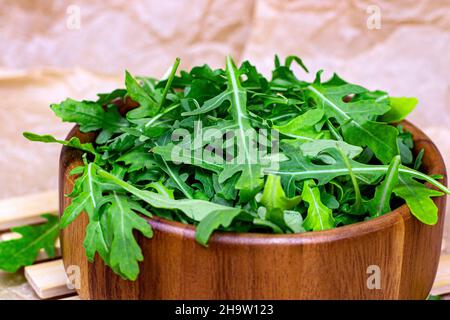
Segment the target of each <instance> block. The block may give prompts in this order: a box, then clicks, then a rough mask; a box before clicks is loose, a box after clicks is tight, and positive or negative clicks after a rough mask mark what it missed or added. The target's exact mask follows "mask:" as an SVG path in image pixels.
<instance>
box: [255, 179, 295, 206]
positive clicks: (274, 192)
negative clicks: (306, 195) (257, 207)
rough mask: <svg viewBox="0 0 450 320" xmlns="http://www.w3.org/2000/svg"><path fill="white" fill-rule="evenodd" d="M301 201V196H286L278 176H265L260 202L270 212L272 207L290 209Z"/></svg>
mask: <svg viewBox="0 0 450 320" xmlns="http://www.w3.org/2000/svg"><path fill="white" fill-rule="evenodd" d="M300 201H301V196H296V197H293V198H288V197H286V194H285V193H284V190H283V187H282V186H281V178H280V176H275V175H271V174H269V175H268V176H267V180H266V184H265V186H264V192H263V194H262V197H261V201H260V202H261V203H262V204H263V205H264V206H265V207H266V208H267V210H268V211H269V212H270V211H272V210H274V209H280V210H283V211H284V210H290V209H293V208H294V207H295V206H296V205H297V204H298V203H299V202H300Z"/></svg>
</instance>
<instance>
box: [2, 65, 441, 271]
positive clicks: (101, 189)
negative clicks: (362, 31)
mask: <svg viewBox="0 0 450 320" xmlns="http://www.w3.org/2000/svg"><path fill="white" fill-rule="evenodd" d="M179 62H180V61H179V59H177V60H176V61H175V63H174V65H173V66H172V68H171V69H170V70H169V72H168V75H167V76H166V77H164V78H163V79H154V78H150V77H133V76H132V75H131V74H130V73H128V72H126V74H125V88H124V89H117V90H114V91H113V92H110V93H107V94H99V95H98V99H97V100H96V101H75V100H72V99H67V100H65V101H63V102H61V103H59V104H53V105H51V109H52V110H53V111H54V113H55V114H56V116H58V117H60V118H61V119H62V121H65V122H73V123H76V124H78V125H79V129H80V131H81V132H96V133H97V135H96V138H95V141H93V142H92V143H81V142H80V140H79V139H78V138H77V137H72V138H71V139H70V140H68V141H64V140H57V139H55V138H54V137H52V136H50V135H37V134H33V133H28V132H26V133H24V136H25V137H26V138H28V139H29V140H32V141H41V142H55V143H60V144H63V145H65V146H68V147H72V148H76V149H79V150H81V151H82V153H83V156H82V158H83V163H84V165H83V166H80V167H77V168H75V169H74V170H72V172H71V174H72V175H75V176H76V183H75V185H74V187H73V190H72V192H71V193H70V194H68V195H67V196H68V197H70V198H71V204H70V205H69V206H68V207H67V208H66V209H65V211H64V214H63V215H62V217H61V220H60V221H58V219H56V218H54V217H52V216H46V218H47V219H48V222H47V223H45V224H42V225H38V226H24V227H19V228H15V229H14V230H13V231H15V232H18V233H20V234H21V235H22V238H21V239H17V240H11V241H6V242H2V243H0V268H1V269H4V270H7V271H15V270H17V269H18V268H19V267H20V266H23V265H27V264H31V263H32V262H33V261H34V259H35V257H36V255H37V252H38V250H40V249H41V248H44V249H45V250H47V251H48V253H49V254H52V253H53V251H54V248H53V244H54V242H55V240H56V238H57V236H58V232H59V229H60V228H64V227H66V226H67V225H69V224H70V223H71V222H73V221H74V220H75V219H76V218H77V217H78V216H79V215H80V214H86V215H87V216H88V217H89V224H88V226H87V228H86V238H85V241H84V248H85V251H86V255H87V258H88V259H89V260H90V261H93V259H94V256H95V255H96V254H98V255H99V256H100V257H101V258H102V259H103V260H104V261H105V263H106V264H107V265H108V266H110V267H111V268H112V269H113V270H114V271H115V272H116V273H117V274H119V275H120V276H122V277H123V278H125V279H130V280H135V279H136V278H137V277H138V274H139V261H142V260H143V254H142V252H141V249H140V247H139V244H138V243H137V241H136V239H135V234H133V231H134V230H137V231H138V232H140V233H142V234H143V235H144V236H145V237H148V238H151V237H152V234H153V233H152V228H151V225H150V224H149V223H148V221H147V219H146V218H151V217H160V218H164V219H167V220H171V221H178V222H182V223H185V224H192V225H195V228H196V240H197V241H198V243H199V244H201V245H205V246H207V244H208V239H209V238H210V236H211V235H212V234H213V232H214V231H216V230H220V231H226V232H260V233H275V234H293V233H302V232H310V231H318V230H328V229H332V228H337V227H340V226H343V225H349V224H352V223H356V222H361V221H366V220H370V219H374V218H376V217H379V216H381V215H383V214H385V213H387V212H390V211H391V210H392V209H395V208H397V207H399V206H401V205H403V204H405V203H406V205H407V206H408V207H409V209H410V211H411V213H412V214H413V215H414V216H415V218H417V219H418V220H420V221H421V222H423V223H425V224H429V225H433V224H436V222H437V219H438V212H437V207H436V205H435V204H434V202H433V200H432V197H437V196H440V195H443V194H444V193H447V194H450V191H449V189H447V188H446V187H445V186H444V185H442V184H441V183H440V182H438V180H439V179H441V178H442V177H440V176H428V175H427V174H425V173H424V172H422V171H421V162H422V158H423V156H424V151H423V150H421V151H420V152H417V153H415V152H413V149H414V140H413V137H412V135H411V133H409V132H408V131H407V130H405V128H404V127H403V126H402V125H401V124H399V122H400V121H401V120H403V119H404V118H405V117H406V115H407V114H409V113H410V112H411V111H412V110H413V109H414V107H415V106H416V104H417V100H416V99H415V98H398V97H391V96H389V95H388V94H387V93H386V92H383V91H370V90H368V89H366V88H364V87H362V86H359V85H356V84H352V83H348V82H346V81H345V80H343V79H342V78H340V77H339V76H337V75H336V74H335V75H333V76H332V77H331V79H329V80H324V79H322V76H321V71H319V72H318V73H317V74H316V77H315V80H314V81H313V82H307V81H304V80H301V79H300V78H298V77H297V75H295V74H294V72H293V70H292V67H293V65H294V64H296V65H297V66H299V67H300V68H301V69H303V71H304V72H308V69H307V68H306V67H305V65H304V64H303V62H302V60H300V59H299V58H298V57H295V56H289V57H287V58H286V59H285V61H284V62H283V63H282V62H281V61H280V60H279V58H278V57H276V58H275V67H274V69H273V70H272V74H271V77H270V78H267V77H265V76H263V75H262V74H260V73H259V72H258V71H257V69H256V68H255V66H253V65H252V64H251V63H250V62H249V61H245V62H243V63H242V64H241V65H240V66H239V67H237V66H236V65H235V63H234V62H233V61H232V59H231V58H230V57H228V58H227V59H226V64H225V67H224V69H216V70H214V69H212V68H210V67H209V66H208V65H202V66H196V67H194V68H193V69H192V70H190V71H180V72H179V73H177V69H178V66H179ZM133 104H134V105H135V107H134V108H130V110H128V111H127V112H125V113H123V112H122V113H119V109H118V106H121V105H133ZM425 182H428V183H430V184H431V185H432V186H433V188H429V187H427V186H426V185H424V183H425ZM8 256H9V257H8Z"/></svg>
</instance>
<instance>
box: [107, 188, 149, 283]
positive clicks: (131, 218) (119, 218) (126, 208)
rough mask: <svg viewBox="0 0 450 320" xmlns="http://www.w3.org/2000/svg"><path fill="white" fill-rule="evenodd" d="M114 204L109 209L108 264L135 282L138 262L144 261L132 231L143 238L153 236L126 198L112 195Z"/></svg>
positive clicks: (115, 194) (145, 222)
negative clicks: (110, 239) (110, 228)
mask: <svg viewBox="0 0 450 320" xmlns="http://www.w3.org/2000/svg"><path fill="white" fill-rule="evenodd" d="M113 195H114V202H112V204H111V206H110V207H109V210H108V214H109V215H111V224H112V229H113V234H114V236H113V239H112V243H111V253H110V264H111V267H112V268H117V270H119V272H120V273H121V274H122V275H123V276H124V277H125V278H126V279H130V280H136V278H137V276H138V274H139V265H138V261H142V260H144V257H143V255H142V251H141V248H140V247H139V245H138V243H137V242H136V239H135V238H134V236H133V229H137V230H139V231H140V232H141V233H142V234H143V235H144V236H145V237H147V238H151V237H152V236H153V232H152V228H151V226H150V224H149V223H148V222H147V221H146V220H145V219H143V218H142V217H140V216H138V215H137V214H136V213H135V212H133V210H132V208H131V206H130V205H129V203H128V198H127V197H126V196H123V195H118V194H117V193H116V192H114V193H113Z"/></svg>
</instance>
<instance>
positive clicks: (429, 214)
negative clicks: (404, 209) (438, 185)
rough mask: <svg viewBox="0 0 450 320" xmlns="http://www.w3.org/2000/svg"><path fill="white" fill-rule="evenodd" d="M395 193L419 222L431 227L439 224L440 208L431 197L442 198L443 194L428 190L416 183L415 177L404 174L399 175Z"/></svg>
mask: <svg viewBox="0 0 450 320" xmlns="http://www.w3.org/2000/svg"><path fill="white" fill-rule="evenodd" d="M393 192H394V193H395V195H396V196H397V197H400V198H402V199H403V200H405V202H406V204H407V205H408V207H409V209H410V210H411V213H412V214H413V215H414V216H415V217H416V218H417V219H419V221H421V222H423V223H425V224H429V225H433V224H436V223H437V220H438V208H437V207H436V205H435V204H434V202H433V200H431V197H437V196H441V195H443V193H442V192H440V191H436V190H433V189H430V188H427V187H426V186H425V185H423V184H422V183H419V182H417V181H415V180H414V179H413V177H411V176H407V175H405V174H402V173H400V174H399V177H398V183H397V185H396V186H395V187H394V189H393Z"/></svg>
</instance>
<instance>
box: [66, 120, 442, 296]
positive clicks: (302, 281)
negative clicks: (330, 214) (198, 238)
mask: <svg viewBox="0 0 450 320" xmlns="http://www.w3.org/2000/svg"><path fill="white" fill-rule="evenodd" d="M403 125H404V127H405V128H406V130H408V131H410V132H411V133H412V134H413V136H414V140H415V148H416V151H418V150H420V149H422V148H423V149H425V155H424V158H423V168H424V169H425V172H427V173H428V174H441V175H444V177H445V178H444V179H443V183H444V184H446V182H447V181H446V170H445V165H444V162H443V160H442V157H441V155H440V153H439V151H438V149H437V148H436V146H435V145H434V144H433V142H432V141H431V140H430V139H429V138H428V137H427V136H426V135H425V134H424V133H423V132H422V131H420V130H419V129H418V128H416V127H415V126H413V125H412V124H410V123H408V122H406V121H404V122H403ZM72 136H77V137H79V138H80V140H81V141H82V142H87V141H92V140H93V138H94V135H93V134H84V133H81V132H80V131H79V130H78V128H77V127H75V128H74V129H72V131H71V132H70V134H69V136H68V137H72ZM80 163H81V153H80V152H79V151H77V150H74V149H70V148H66V147H64V148H63V149H62V152H61V159H60V180H59V181H60V213H62V212H63V211H64V208H66V207H67V206H68V205H69V204H70V202H71V200H70V198H67V197H65V196H64V194H68V193H70V192H71V191H72V187H73V183H74V178H73V177H72V176H69V175H68V172H69V171H70V170H71V169H73V168H74V167H76V166H78V165H80ZM445 201H446V197H445V196H441V197H437V198H434V202H435V203H436V205H437V206H438V208H439V221H438V223H437V224H436V225H434V226H427V225H425V224H422V223H421V222H419V221H418V220H417V219H415V218H414V217H413V216H412V215H411V214H410V211H409V209H408V207H407V206H406V205H403V206H401V207H400V208H398V209H396V210H394V211H392V212H390V213H388V214H385V215H383V216H381V217H379V218H376V219H373V220H370V221H367V222H360V223H356V224H353V225H349V226H344V227H340V228H337V229H332V230H327V231H320V232H307V233H303V234H289V235H272V234H257V233H225V232H220V233H219V232H216V233H214V234H213V236H212V237H211V239H210V241H209V247H208V248H204V247H203V246H201V245H199V244H198V243H196V242H195V239H194V233H195V230H194V227H193V226H191V225H185V224H182V223H178V222H172V221H167V220H164V219H160V218H154V219H148V222H149V223H150V224H151V225H152V227H153V230H154V237H153V238H152V239H146V238H144V237H141V236H139V237H138V242H139V244H140V246H141V248H142V251H143V254H144V262H143V263H141V264H140V269H141V273H140V275H139V278H138V280H137V281H135V282H131V281H125V280H123V279H121V278H120V277H119V276H117V275H115V274H114V273H113V272H112V271H111V270H110V269H109V268H108V267H106V266H105V265H104V263H103V261H102V260H101V259H100V258H99V257H98V256H97V257H96V259H95V261H94V263H88V261H87V259H86V257H85V253H84V248H83V239H84V234H85V228H86V225H87V217H86V215H85V214H82V215H80V217H78V218H77V219H76V220H75V221H74V222H73V223H72V224H71V225H70V226H69V227H67V228H66V229H65V230H64V231H63V232H62V239H61V240H62V253H63V259H64V264H65V266H66V268H67V267H69V266H70V265H77V266H79V267H80V275H81V287H80V289H79V290H78V293H79V295H80V297H81V298H82V299H425V298H426V297H427V295H428V294H429V292H430V289H431V286H432V284H433V281H434V278H435V275H436V270H437V266H438V261H439V255H440V251H441V241H442V232H443V226H444V215H445ZM378 267H379V269H378ZM378 271H379V273H377V272H378ZM374 272H375V273H377V274H379V279H380V282H379V284H380V286H381V288H379V289H377V288H373V285H374V284H375V285H376V281H374V279H375V278H374V276H375V277H376V276H377V275H374ZM368 283H369V284H372V286H371V285H368ZM369 287H370V288H369Z"/></svg>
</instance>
